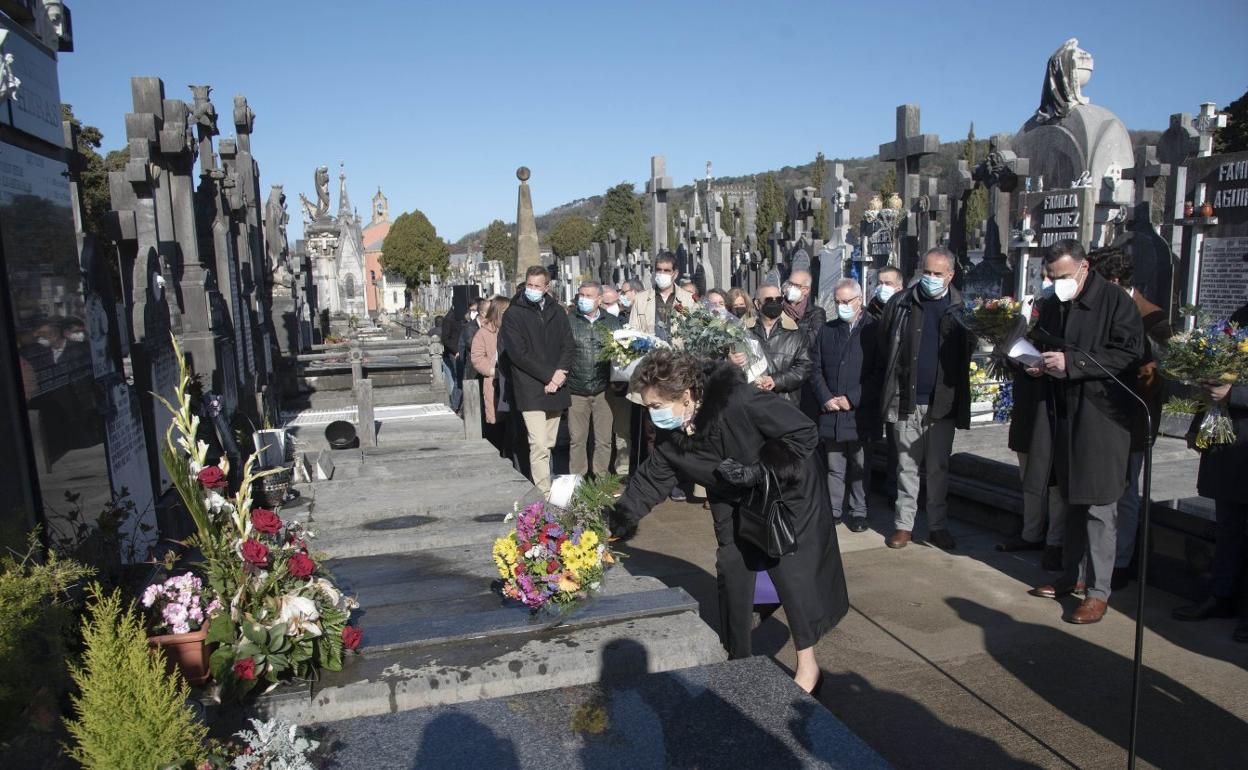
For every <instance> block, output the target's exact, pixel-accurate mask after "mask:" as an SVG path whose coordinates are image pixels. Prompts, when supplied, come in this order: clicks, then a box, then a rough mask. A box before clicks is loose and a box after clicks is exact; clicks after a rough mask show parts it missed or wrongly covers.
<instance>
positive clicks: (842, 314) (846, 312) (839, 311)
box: [836, 302, 854, 323]
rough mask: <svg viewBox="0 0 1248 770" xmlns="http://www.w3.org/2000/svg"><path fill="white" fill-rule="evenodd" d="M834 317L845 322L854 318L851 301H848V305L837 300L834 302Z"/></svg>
mask: <svg viewBox="0 0 1248 770" xmlns="http://www.w3.org/2000/svg"><path fill="white" fill-rule="evenodd" d="M836 317H837V318H839V319H841V320H842V321H845V322H846V323H848V322H849V321H852V320H854V306H853V303H850V304H848V305H842V304H841V303H839V302H838V303H836Z"/></svg>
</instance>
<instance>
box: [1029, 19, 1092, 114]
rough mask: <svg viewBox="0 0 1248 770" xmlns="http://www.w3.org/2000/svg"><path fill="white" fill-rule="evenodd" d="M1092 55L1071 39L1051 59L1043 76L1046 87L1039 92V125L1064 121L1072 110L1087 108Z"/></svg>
mask: <svg viewBox="0 0 1248 770" xmlns="http://www.w3.org/2000/svg"><path fill="white" fill-rule="evenodd" d="M1092 67H1093V61H1092V54H1090V53H1088V52H1087V51H1085V50H1083V49H1082V48H1080V47H1079V40H1078V39H1077V38H1073V37H1072V38H1071V39H1069V40H1067V41H1066V42H1065V43H1062V45H1061V47H1060V48H1058V49H1057V50H1056V51H1054V52H1053V55H1052V56H1050V57H1049V64H1048V66H1047V67H1046V68H1045V72H1044V87H1043V89H1042V90H1041V92H1040V107H1039V109H1037V110H1036V117H1035V120H1036V122H1037V123H1047V122H1048V121H1050V120H1061V119H1062V118H1064V117H1066V116H1067V115H1068V114H1070V110H1071V108H1073V107H1075V106H1077V105H1080V104H1087V103H1088V97H1086V96H1084V95H1083V87H1084V86H1085V85H1087V83H1088V81H1089V80H1090V79H1091V78H1092Z"/></svg>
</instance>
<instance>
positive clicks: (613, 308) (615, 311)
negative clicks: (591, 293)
mask: <svg viewBox="0 0 1248 770" xmlns="http://www.w3.org/2000/svg"><path fill="white" fill-rule="evenodd" d="M603 309H605V310H606V311H607V312H608V313H610V314H611V315H619V314H620V306H619V305H604V306H603Z"/></svg>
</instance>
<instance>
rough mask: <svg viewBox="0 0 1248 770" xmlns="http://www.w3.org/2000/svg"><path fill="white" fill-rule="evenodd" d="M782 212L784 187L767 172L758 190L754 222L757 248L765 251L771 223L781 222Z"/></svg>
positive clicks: (773, 175) (782, 219)
mask: <svg viewBox="0 0 1248 770" xmlns="http://www.w3.org/2000/svg"><path fill="white" fill-rule="evenodd" d="M784 214H785V211H784V188H783V187H781V186H780V181H779V180H778V179H776V175H775V174H773V173H768V174H767V175H766V176H764V177H763V183H762V185H761V187H760V188H759V190H758V218H757V219H756V220H755V223H754V234H755V235H756V236H757V237H758V248H759V249H761V250H763V251H766V249H767V239H768V238H769V237H771V228H772V225H773V224H775V223H776V222H783V221H784Z"/></svg>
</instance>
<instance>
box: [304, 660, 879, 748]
mask: <svg viewBox="0 0 1248 770" xmlns="http://www.w3.org/2000/svg"><path fill="white" fill-rule="evenodd" d="M643 652H644V651H643V650H639V649H637V648H636V647H634V646H632V645H630V644H628V643H627V642H626V641H625V642H622V643H621V644H619V645H617V646H616V647H608V648H607V649H606V650H604V654H606V655H608V656H609V660H610V664H611V665H610V669H611V670H610V671H608V672H607V673H608V676H607V677H605V678H604V681H602V682H598V683H594V684H591V685H579V686H576V687H570V688H563V689H557V690H548V691H545V692H541V693H526V694H522V695H512V696H509V697H503V698H495V699H491V700H486V701H479V702H476V703H463V704H456V705H443V706H436V707H431V708H425V709H418V710H413V711H405V712H402V713H397V714H386V715H382V716H372V717H362V718H358V719H351V720H344V721H340V722H334V723H331V724H327V725H324V726H323V727H322V728H321V734H320V735H318V736H317V737H318V738H319V739H320V740H321V741H322V742H323V743H324V744H327V745H330V746H332V747H333V752H334V754H333V759H334V762H335V763H336V765H337V766H338V767H342V768H376V767H455V768H593V770H617V769H618V770H625V769H627V770H633V768H659V767H740V768H781V767H784V768H789V767H824V768H854V769H855V770H885V768H889V767H891V766H890V765H889V764H888V762H886V761H885V760H884V759H883V758H882V757H880V755H879V754H877V753H876V752H875V751H874V750H872V749H871V748H870V747H869V746H867V744H866V743H864V742H863V741H862V739H860V738H858V737H857V736H856V735H854V733H852V732H851V731H850V730H849V728H848V727H846V726H845V724H844V723H842V722H841V721H840V720H839V719H837V718H836V717H835V716H833V714H832V712H830V711H828V710H827V709H825V708H823V707H822V706H820V705H819V702H818V701H817V700H816V699H814V698H812V697H810V696H809V695H807V694H805V693H803V692H801V690H800V689H799V688H798V687H797V685H795V684H794V683H793V681H792V679H791V677H790V676H789V674H787V673H785V672H784V671H783V670H782V669H781V668H780V667H779V666H778V665H776V664H775V663H774V662H772V661H770V660H768V659H766V658H762V657H755V658H746V659H744V660H734V661H728V662H723V663H712V664H709V665H705V666H699V667H696V668H689V669H682V670H679V671H669V672H663V673H649V674H642V675H640V676H636V675H630V673H631V672H633V671H636V670H637V669H639V668H640V669H643V670H644V668H645V666H644V663H645V661H644V659H642V658H643V655H642V653H643Z"/></svg>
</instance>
